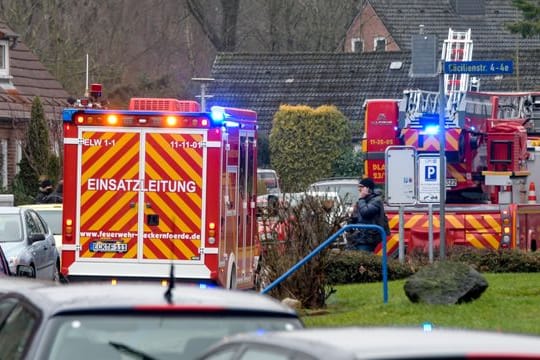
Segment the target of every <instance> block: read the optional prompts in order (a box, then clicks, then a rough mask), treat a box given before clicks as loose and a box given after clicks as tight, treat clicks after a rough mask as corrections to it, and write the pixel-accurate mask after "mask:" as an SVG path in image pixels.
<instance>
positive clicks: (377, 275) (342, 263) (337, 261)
mask: <svg viewBox="0 0 540 360" xmlns="http://www.w3.org/2000/svg"><path fill="white" fill-rule="evenodd" d="M387 265H388V280H397V279H403V278H406V277H408V276H410V275H412V274H414V267H412V266H411V264H410V263H403V264H402V263H400V262H399V261H398V260H396V259H392V258H388V259H387ZM326 275H327V277H328V281H329V283H330V284H336V285H337V284H350V283H367V282H377V281H382V257H380V256H378V255H375V254H372V253H369V252H366V251H355V250H340V251H334V252H332V255H331V256H330V259H329V266H328V268H327V269H326Z"/></svg>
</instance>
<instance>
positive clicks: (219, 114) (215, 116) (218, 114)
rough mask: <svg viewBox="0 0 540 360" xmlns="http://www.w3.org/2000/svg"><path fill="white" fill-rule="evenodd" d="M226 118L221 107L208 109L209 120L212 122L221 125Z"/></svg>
mask: <svg viewBox="0 0 540 360" xmlns="http://www.w3.org/2000/svg"><path fill="white" fill-rule="evenodd" d="M226 117H227V114H226V113H225V109H224V108H222V107H221V106H212V108H211V109H210V118H211V119H212V122H214V123H222V122H223V121H224V120H225V118H226Z"/></svg>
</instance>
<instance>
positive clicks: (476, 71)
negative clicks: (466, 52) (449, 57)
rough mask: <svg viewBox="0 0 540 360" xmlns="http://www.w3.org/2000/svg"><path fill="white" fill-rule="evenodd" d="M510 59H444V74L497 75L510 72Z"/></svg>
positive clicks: (512, 65) (511, 70)
mask: <svg viewBox="0 0 540 360" xmlns="http://www.w3.org/2000/svg"><path fill="white" fill-rule="evenodd" d="M513 72H514V62H513V61H512V60H485V61H445V63H444V73H445V74H450V75H451V74H471V75H498V74H512V73H513Z"/></svg>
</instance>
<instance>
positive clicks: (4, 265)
mask: <svg viewBox="0 0 540 360" xmlns="http://www.w3.org/2000/svg"><path fill="white" fill-rule="evenodd" d="M10 275H11V272H10V271H9V265H8V262H7V259H6V255H4V250H2V247H0V277H3V276H10Z"/></svg>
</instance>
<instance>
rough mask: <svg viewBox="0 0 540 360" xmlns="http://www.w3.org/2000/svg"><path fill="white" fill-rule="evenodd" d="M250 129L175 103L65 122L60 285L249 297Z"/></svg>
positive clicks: (249, 115) (233, 112)
mask: <svg viewBox="0 0 540 360" xmlns="http://www.w3.org/2000/svg"><path fill="white" fill-rule="evenodd" d="M256 120H257V117H256V114H255V112H253V111H250V110H245V109H236V108H220V107H213V108H212V111H209V112H202V111H201V110H200V107H199V104H198V103H197V102H194V101H180V100H176V99H149V98H136V99H132V100H131V102H130V106H129V109H128V110H112V109H102V108H99V106H92V104H89V103H87V102H85V103H84V104H83V106H82V107H73V108H69V109H66V110H64V112H63V121H64V205H63V248H62V269H61V272H62V274H63V275H64V276H65V277H66V278H67V279H68V281H69V280H77V279H86V280H88V279H94V278H97V279H107V280H114V281H121V280H130V279H137V280H142V279H148V280H167V279H169V278H170V276H171V270H174V271H173V273H174V277H175V278H176V279H178V280H179V281H189V282H199V283H204V284H217V285H219V286H223V287H226V288H252V287H253V286H254V267H255V265H256V264H255V261H256V257H257V254H258V253H257V247H256V245H257V244H256V243H255V240H256V237H257V233H256V230H257V228H256V226H257V221H256V218H255V210H256V209H255V207H256V196H257V188H256V186H257V163H256V159H257V156H256V137H257V131H256V128H257V124H256ZM172 265H174V267H173V266H172Z"/></svg>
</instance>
